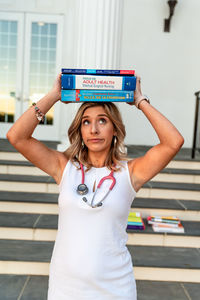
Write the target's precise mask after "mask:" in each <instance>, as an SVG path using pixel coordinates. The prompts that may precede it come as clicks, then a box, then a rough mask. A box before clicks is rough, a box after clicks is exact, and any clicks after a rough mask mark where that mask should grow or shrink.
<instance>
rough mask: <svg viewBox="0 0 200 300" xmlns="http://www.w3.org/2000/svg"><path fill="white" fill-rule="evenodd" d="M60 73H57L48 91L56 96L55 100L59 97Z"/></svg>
mask: <svg viewBox="0 0 200 300" xmlns="http://www.w3.org/2000/svg"><path fill="white" fill-rule="evenodd" d="M61 75H62V73H59V74H58V75H57V77H56V80H55V82H54V85H53V88H52V90H51V91H50V93H52V94H53V95H54V97H55V98H56V101H58V100H60V99H61Z"/></svg>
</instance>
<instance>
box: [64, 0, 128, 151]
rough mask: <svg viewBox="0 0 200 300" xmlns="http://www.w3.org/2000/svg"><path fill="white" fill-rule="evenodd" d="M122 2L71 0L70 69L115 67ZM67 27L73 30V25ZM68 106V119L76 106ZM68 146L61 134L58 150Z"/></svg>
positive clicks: (117, 64)
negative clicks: (73, 12)
mask: <svg viewBox="0 0 200 300" xmlns="http://www.w3.org/2000/svg"><path fill="white" fill-rule="evenodd" d="M123 3H124V0H76V1H74V5H75V6H76V15H74V18H75V23H76V25H75V29H74V40H73V52H74V59H73V60H74V68H78V69H84V68H85V69H119V66H120V50H121V48H120V45H121V32H122V30H121V27H122V14H123ZM71 27H72V28H71V30H73V24H71ZM68 105H69V106H68ZM68 105H67V106H68V107H67V110H68V113H67V119H68V121H69V120H70V121H72V119H73V118H74V115H75V113H76V111H77V109H78V107H79V106H78V105H77V104H76V105H74V104H68ZM69 123H70V122H69ZM64 132H66V131H65V130H64ZM66 134H67V132H66ZM68 146H69V141H68V138H67V136H66V135H65V134H64V135H62V140H61V144H59V145H58V150H59V151H64V150H65V149H66V148H67V147H68Z"/></svg>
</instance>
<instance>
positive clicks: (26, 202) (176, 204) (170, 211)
mask: <svg viewBox="0 0 200 300" xmlns="http://www.w3.org/2000/svg"><path fill="white" fill-rule="evenodd" d="M0 204H1V212H18V213H19V212H21V213H29V214H31V213H32V214H53V215H57V214H58V194H56V193H28V192H7V191H1V193H0ZM131 211H140V212H141V213H142V216H143V217H144V218H146V217H147V216H148V215H167V216H171V215H176V216H177V217H179V218H180V219H181V220H188V221H200V201H191V200H188V201H187V200H177V199H157V198H139V197H137V198H135V199H134V201H133V202H132V206H131Z"/></svg>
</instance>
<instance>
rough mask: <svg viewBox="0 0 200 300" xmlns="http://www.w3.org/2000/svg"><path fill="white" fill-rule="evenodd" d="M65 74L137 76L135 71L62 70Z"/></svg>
mask: <svg viewBox="0 0 200 300" xmlns="http://www.w3.org/2000/svg"><path fill="white" fill-rule="evenodd" d="M61 72H62V73H63V74H99V75H113V76H115V75H127V76H128V75H132V76H133V75H135V70H102V69H64V68H63V69H61Z"/></svg>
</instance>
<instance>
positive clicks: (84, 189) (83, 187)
mask: <svg viewBox="0 0 200 300" xmlns="http://www.w3.org/2000/svg"><path fill="white" fill-rule="evenodd" d="M80 167H81V173H82V182H81V184H79V185H78V187H77V193H78V194H79V195H81V196H82V195H86V194H87V193H88V187H87V185H86V184H85V183H84V182H85V174H84V170H83V165H82V164H81V163H80ZM113 173H114V171H113V170H112V171H111V172H110V174H109V175H108V176H105V177H103V178H102V179H101V180H100V181H99V184H98V185H97V189H96V191H95V192H94V195H93V197H92V201H91V204H90V203H89V202H88V200H87V198H86V197H83V198H82V200H83V201H84V202H85V203H87V204H88V205H89V206H91V207H92V208H95V207H99V206H102V205H103V203H102V201H103V200H104V199H105V198H106V197H107V196H108V194H109V193H110V191H111V190H112V189H113V187H114V186H115V183H116V179H115V177H114V176H113ZM107 179H111V180H112V183H111V185H110V187H109V190H108V192H107V193H106V194H105V196H104V197H103V198H102V199H101V200H100V201H99V202H98V203H97V204H95V205H93V202H94V199H95V196H96V193H97V190H98V189H100V187H101V185H102V183H103V182H104V180H107Z"/></svg>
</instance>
